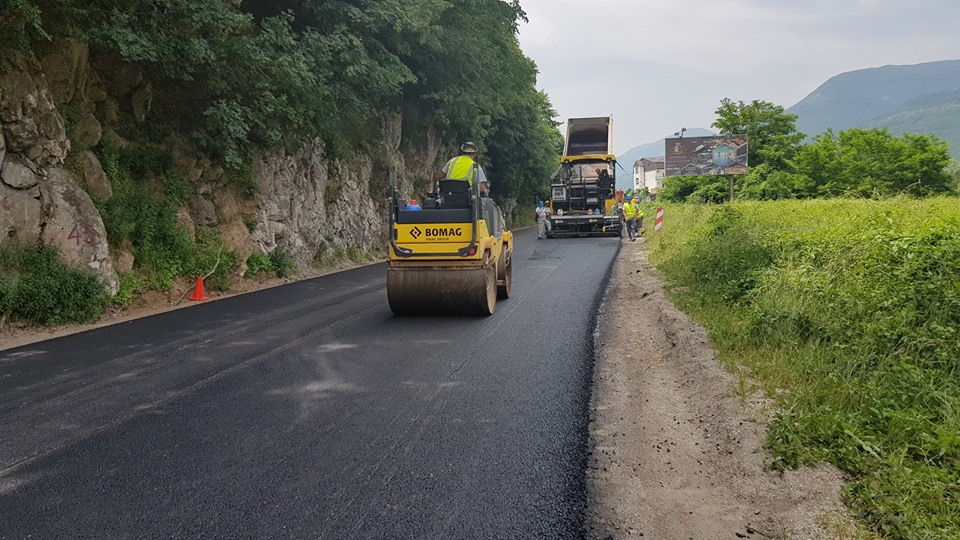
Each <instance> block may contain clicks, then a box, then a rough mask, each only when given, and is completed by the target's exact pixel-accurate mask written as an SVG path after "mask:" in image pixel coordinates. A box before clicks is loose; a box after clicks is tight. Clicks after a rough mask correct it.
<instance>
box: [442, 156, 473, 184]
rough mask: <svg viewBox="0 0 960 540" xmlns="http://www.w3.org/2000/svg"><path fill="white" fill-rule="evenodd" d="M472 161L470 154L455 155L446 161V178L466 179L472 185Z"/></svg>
mask: <svg viewBox="0 0 960 540" xmlns="http://www.w3.org/2000/svg"><path fill="white" fill-rule="evenodd" d="M473 163H474V161H473V160H472V159H470V156H457V157H455V158H453V159H451V160H450V161H448V162H447V178H449V179H451V180H466V181H467V182H469V183H470V185H471V186H472V185H473Z"/></svg>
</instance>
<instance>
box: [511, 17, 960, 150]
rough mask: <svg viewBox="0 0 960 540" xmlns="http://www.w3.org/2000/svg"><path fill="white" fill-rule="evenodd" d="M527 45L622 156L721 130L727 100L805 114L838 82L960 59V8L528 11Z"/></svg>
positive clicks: (550, 86) (566, 98)
mask: <svg viewBox="0 0 960 540" xmlns="http://www.w3.org/2000/svg"><path fill="white" fill-rule="evenodd" d="M520 4H521V6H522V7H523V9H524V10H525V11H526V12H527V17H528V18H529V21H530V22H529V23H522V22H521V24H520V45H521V47H522V48H523V51H524V53H525V54H526V55H527V56H529V57H530V58H532V59H533V60H534V61H535V62H536V63H537V67H538V68H539V71H540V76H539V79H538V87H539V88H540V89H541V90H544V91H545V92H546V93H547V94H548V95H549V96H550V100H551V102H552V103H553V105H554V108H555V109H556V110H557V112H558V113H559V117H558V120H560V121H562V122H564V123H565V122H566V119H567V118H568V117H578V116H606V115H608V114H613V117H614V151H615V152H616V153H618V154H620V153H623V152H625V151H627V150H629V149H630V148H633V147H634V146H637V145H640V144H646V143H649V142H653V141H656V140H658V139H659V138H661V137H664V136H671V135H672V134H673V133H674V132H675V131H677V130H679V129H680V128H681V127H687V128H692V127H701V128H710V124H711V123H713V121H714V120H715V119H716V115H715V114H714V111H715V110H716V109H717V107H719V105H720V100H721V99H723V98H730V99H732V100H734V101H740V100H742V101H744V102H748V103H749V102H750V101H752V100H754V99H758V100H763V101H769V102H772V103H775V104H777V105H781V106H783V107H784V108H787V107H790V106H791V105H794V104H795V103H797V102H798V101H800V100H801V99H803V98H804V97H806V95H807V94H809V93H810V92H812V91H813V90H814V89H816V88H817V87H818V86H820V85H821V84H822V83H824V82H825V81H826V80H827V79H829V78H830V77H832V76H834V75H838V74H840V73H843V72H846V71H853V70H857V69H864V68H870V67H879V66H883V65H888V64H917V63H921V62H931V61H934V60H952V59H957V58H960V1H958V0H520Z"/></svg>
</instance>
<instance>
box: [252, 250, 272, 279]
mask: <svg viewBox="0 0 960 540" xmlns="http://www.w3.org/2000/svg"><path fill="white" fill-rule="evenodd" d="M271 271H273V262H271V261H270V257H268V256H266V255H265V254H263V253H260V252H259V251H254V252H253V253H251V254H250V256H249V257H247V275H248V276H250V277H253V276H257V275H260V274H263V273H265V272H271Z"/></svg>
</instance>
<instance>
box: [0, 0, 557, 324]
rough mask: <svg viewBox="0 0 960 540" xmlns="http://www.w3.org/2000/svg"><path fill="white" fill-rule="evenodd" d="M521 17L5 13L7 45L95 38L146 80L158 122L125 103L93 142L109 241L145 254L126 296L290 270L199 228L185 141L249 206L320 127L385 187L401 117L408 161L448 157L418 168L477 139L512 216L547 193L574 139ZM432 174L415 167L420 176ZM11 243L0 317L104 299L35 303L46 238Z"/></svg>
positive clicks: (285, 7)
mask: <svg viewBox="0 0 960 540" xmlns="http://www.w3.org/2000/svg"><path fill="white" fill-rule="evenodd" d="M524 18H525V14H524V12H523V10H522V8H521V6H520V3H519V2H518V1H516V0H511V1H502V0H455V1H447V0H271V1H261V2H254V1H250V0H153V1H150V2H129V1H124V0H9V1H6V2H4V3H3V9H2V11H0V26H2V27H3V28H4V29H5V31H9V35H8V36H7V37H8V42H7V43H8V50H7V51H6V53H5V54H14V53H17V54H24V55H36V56H38V57H39V56H42V54H41V53H48V52H49V51H50V50H53V51H56V50H58V49H57V48H56V47H52V46H51V45H55V44H56V43H58V42H62V41H64V40H73V41H74V42H82V43H86V44H89V51H90V65H91V66H93V67H96V66H109V67H110V68H117V67H118V66H119V67H124V68H125V67H127V66H134V67H135V70H136V72H137V73H142V74H143V76H144V77H145V78H146V79H147V81H148V82H149V84H150V89H151V91H150V95H151V96H152V98H151V100H150V106H149V108H148V109H149V111H148V114H146V115H145V117H144V115H143V114H141V117H139V118H137V117H136V115H135V114H134V113H133V112H132V111H130V110H128V109H127V108H123V107H121V108H120V109H119V110H118V111H117V114H118V115H119V120H118V121H116V125H111V129H114V128H115V130H116V133H117V134H118V135H119V136H120V137H121V138H122V144H117V143H115V142H113V141H114V139H110V138H108V137H104V138H103V139H101V140H100V143H99V144H97V146H96V147H95V148H93V151H94V152H95V153H96V155H97V156H98V158H99V161H100V162H101V163H102V164H103V167H104V169H105V172H106V174H107V176H108V177H109V180H110V183H111V185H112V192H113V194H112V195H111V196H110V197H109V199H105V200H102V199H97V198H96V197H95V202H96V204H97V208H98V210H99V212H100V214H101V216H102V218H103V223H104V226H105V228H106V237H107V239H108V241H109V245H110V249H111V252H113V253H118V252H121V251H126V252H129V253H132V254H133V256H134V258H135V259H134V261H135V262H134V263H133V264H134V268H133V271H132V272H130V273H126V274H124V275H121V276H120V281H121V283H120V287H121V292H120V294H119V295H118V297H117V298H115V299H114V300H112V302H120V303H121V304H122V303H124V302H126V301H129V299H130V298H131V296H132V295H134V294H136V292H137V291H140V290H142V289H143V288H152V289H158V290H169V289H170V288H171V287H172V286H173V283H174V280H175V278H177V277H178V276H196V275H198V274H201V273H205V272H207V271H208V270H209V269H210V268H212V267H214V264H215V261H219V265H218V266H217V267H216V268H217V272H216V273H215V274H213V275H211V276H210V277H209V279H210V283H209V285H211V286H213V287H214V288H217V289H226V288H228V287H229V280H230V275H231V274H230V271H231V270H232V269H233V267H234V266H235V265H240V264H246V267H247V270H248V273H247V275H253V274H256V273H258V272H276V273H278V274H283V273H287V272H289V270H290V268H289V267H290V264H291V262H290V260H289V259H288V258H287V257H286V256H285V255H284V254H283V253H279V252H278V253H269V254H267V253H259V252H258V253H254V254H252V255H251V256H250V259H249V260H246V261H243V260H241V259H239V258H238V257H237V254H236V253H235V252H234V251H233V250H231V249H230V248H231V246H224V245H223V242H222V240H221V238H220V237H219V236H218V232H217V231H215V230H214V229H212V228H205V227H199V228H198V229H197V231H196V238H195V239H194V238H189V237H188V235H187V233H186V231H185V230H184V229H183V227H181V225H180V224H179V223H178V219H177V212H178V209H179V210H183V209H184V208H186V207H188V206H189V205H188V201H190V200H191V198H196V195H197V194H196V191H197V186H195V185H192V184H190V182H188V181H187V180H185V179H184V178H182V177H181V176H179V175H178V173H177V171H176V169H175V168H174V167H172V165H171V156H170V155H164V152H166V151H168V149H169V148H170V147H171V145H170V144H169V141H172V140H173V141H182V140H186V141H188V142H189V145H188V146H190V147H191V148H190V153H192V154H195V155H199V156H201V157H208V158H209V159H210V160H211V161H212V162H213V163H214V164H218V165H223V166H224V167H225V169H226V172H227V176H228V177H229V179H230V181H231V185H230V186H227V187H221V188H222V189H234V190H236V191H237V192H238V193H239V195H240V196H241V197H244V200H245V201H246V202H250V204H251V206H253V205H255V204H256V203H255V200H256V198H257V196H258V193H257V191H258V182H257V179H256V178H254V177H253V172H252V171H253V162H254V158H255V156H256V155H257V154H258V153H264V152H279V151H283V150H289V149H291V148H297V147H298V145H301V144H302V143H303V142H304V141H311V140H314V139H316V138H319V139H320V140H321V141H322V148H323V151H324V158H325V160H326V162H327V163H328V164H329V163H333V162H335V161H338V160H339V161H342V162H348V161H350V160H351V159H353V158H355V157H357V156H362V157H363V158H369V159H370V160H371V161H372V162H373V163H374V164H375V167H376V168H375V171H374V175H375V176H376V178H375V179H373V180H371V181H370V184H369V185H370V196H371V197H375V198H376V197H381V196H386V194H387V193H386V192H387V190H388V186H387V184H386V180H385V178H386V166H387V165H388V164H393V163H388V159H389V158H388V157H387V156H385V155H381V154H382V153H383V152H384V151H383V146H384V145H382V144H381V143H382V142H383V141H384V140H385V139H386V138H387V137H389V136H391V135H390V134H384V133H383V132H382V130H383V129H384V128H383V122H384V118H385V117H387V116H389V117H391V118H395V117H401V118H402V134H401V136H400V145H401V147H400V149H399V153H400V154H401V155H402V156H403V158H404V159H405V160H406V161H407V165H408V166H409V167H410V168H411V169H413V170H416V171H420V172H422V171H429V170H431V168H436V169H439V165H440V164H439V163H414V161H416V159H418V158H419V157H420V156H423V155H426V154H428V152H425V151H423V150H422V149H423V148H426V147H428V146H431V145H432V146H433V147H439V148H440V156H439V159H446V158H447V157H449V156H448V154H449V153H452V152H453V151H454V149H455V148H456V147H457V146H459V144H460V143H461V142H463V141H465V140H472V141H475V142H476V143H477V144H478V146H479V147H480V149H481V158H480V159H481V162H482V164H483V165H484V167H485V168H486V170H487V175H488V177H490V178H491V179H492V180H491V181H492V183H493V185H494V188H493V196H494V197H495V198H496V199H498V200H499V201H500V202H501V204H502V205H504V206H505V208H506V209H507V213H508V219H509V218H510V217H512V215H511V213H510V210H511V209H513V208H515V207H516V203H515V201H518V200H524V199H526V198H527V197H532V195H533V194H534V193H536V192H540V191H542V190H543V187H544V183H545V182H547V179H548V177H549V174H550V172H551V171H552V170H553V168H554V167H555V166H556V162H557V159H558V156H559V151H560V147H561V144H562V139H561V135H560V133H559V131H558V130H557V125H556V124H555V123H554V121H553V117H554V116H555V113H554V111H553V110H552V106H551V104H550V102H549V99H548V97H547V96H546V94H544V93H543V92H540V91H538V90H537V89H536V76H537V70H536V66H535V64H534V63H533V61H531V60H530V59H529V58H527V57H526V56H525V55H524V54H523V52H522V51H521V50H520V47H519V43H518V40H517V25H518V23H519V21H521V20H524ZM91 69H93V68H91ZM105 78H106V79H107V81H108V82H109V81H110V80H111V79H110V78H109V77H105ZM505 89H509V91H505ZM106 91H107V92H110V91H111V88H107V89H106ZM56 97H57V96H54V98H56ZM58 112H59V114H60V116H62V117H63V119H64V121H65V124H66V125H67V127H68V131H69V127H70V126H71V124H72V121H73V116H74V113H75V112H76V111H72V110H71V109H70V105H69V104H64V103H59V106H58ZM98 114H99V111H98ZM435 149H436V148H435ZM71 157H72V156H69V155H68V156H67V163H66V165H67V166H68V167H71V166H72V163H73V162H72V161H71ZM329 166H330V167H333V165H329ZM411 174H414V173H411ZM430 180H432V178H431V179H430ZM346 181H349V178H347V177H345V176H344V177H340V176H335V177H334V178H333V180H331V183H333V184H336V183H338V182H341V183H342V182H346ZM427 181H428V180H427V179H424V178H413V179H412V182H413V183H414V185H415V186H419V187H422V186H423V185H426V182H427ZM221 188H218V189H221ZM341 191H342V189H341V186H337V185H331V186H329V187H328V189H326V190H325V191H324V193H323V197H324V200H323V203H324V204H328V205H333V204H335V203H336V202H337V195H338V193H340V192H341ZM211 198H212V197H211ZM251 201H253V202H251ZM519 213H520V214H522V212H519ZM246 225H247V228H248V229H251V230H252V227H253V226H255V225H256V223H255V222H252V221H251V222H250V223H246ZM4 249H6V250H7V252H8V253H9V254H10V255H9V256H5V258H3V259H2V260H0V269H2V270H4V272H5V273H6V276H7V277H9V279H5V280H4V283H3V284H2V286H0V315H7V316H9V317H11V318H13V319H16V320H21V321H25V322H31V321H32V322H41V323H50V324H55V323H57V322H60V321H61V320H63V321H77V320H86V319H90V318H95V317H96V316H97V315H98V314H99V313H100V311H101V309H102V307H103V306H104V305H106V304H105V302H107V300H105V299H104V298H102V297H101V296H100V295H99V293H98V294H97V295H94V294H92V293H90V292H89V291H87V290H86V289H85V288H82V287H79V288H75V289H76V290H64V291H61V293H62V296H64V297H73V296H76V295H79V296H80V297H82V298H83V302H80V303H87V304H90V305H93V306H95V309H92V310H90V309H84V310H75V312H74V313H71V314H69V315H67V316H65V317H60V318H58V319H49V318H47V319H41V318H37V317H36V316H33V315H29V314H30V313H34V312H33V311H31V310H28V309H26V308H25V307H23V306H20V303H19V302H18V301H16V300H15V299H16V298H26V297H27V296H29V295H28V294H27V293H23V294H21V293H18V292H17V289H18V288H19V287H26V286H27V285H26V284H27V278H28V277H29V274H30V270H29V268H28V266H29V265H27V266H24V265H23V264H20V263H17V262H16V261H20V260H25V259H24V257H27V256H28V255H30V253H29V252H31V251H32V250H33V247H32V246H26V247H23V246H13V245H8V246H4ZM344 249H348V248H344ZM24 250H26V251H24ZM14 254H16V256H14ZM244 256H245V255H244ZM317 256H318V257H319V256H320V252H318V255H317ZM323 256H324V257H327V254H326V252H324V253H323ZM331 256H339V255H337V254H333V255H331ZM36 268H37V269H38V271H41V270H42V269H44V268H48V267H47V266H37V267H36ZM49 268H52V267H49ZM235 274H236V272H233V274H232V275H235ZM62 283H64V285H63V286H64V287H68V285H67V284H68V283H69V282H68V281H62ZM80 289H83V290H82V291H81V290H80Z"/></svg>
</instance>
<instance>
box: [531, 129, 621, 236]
mask: <svg viewBox="0 0 960 540" xmlns="http://www.w3.org/2000/svg"><path fill="white" fill-rule="evenodd" d="M616 165H617V158H616V156H615V155H614V154H613V116H600V117H592V118H570V119H568V120H567V136H566V141H565V142H564V145H563V156H562V157H561V158H560V165H559V166H558V167H557V169H556V170H555V171H554V173H553V175H551V177H550V196H549V198H548V204H549V207H550V217H549V219H550V231H549V232H548V233H547V236H548V237H555V236H620V234H621V231H622V230H623V215H622V211H621V206H620V204H619V203H620V202H622V201H618V200H617V198H616V189H617V171H616Z"/></svg>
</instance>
